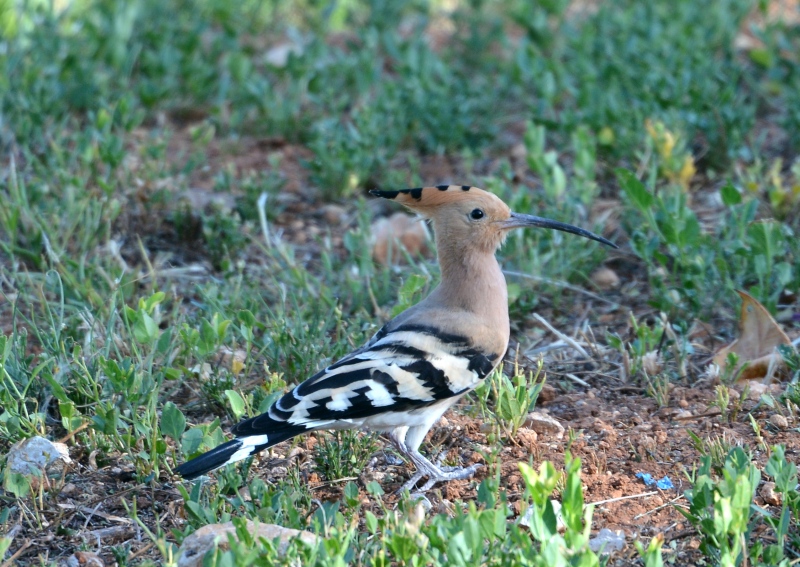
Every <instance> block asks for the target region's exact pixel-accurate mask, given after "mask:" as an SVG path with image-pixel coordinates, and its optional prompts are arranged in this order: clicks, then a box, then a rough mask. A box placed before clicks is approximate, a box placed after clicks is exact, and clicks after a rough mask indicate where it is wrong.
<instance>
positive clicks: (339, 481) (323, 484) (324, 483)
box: [310, 476, 358, 490]
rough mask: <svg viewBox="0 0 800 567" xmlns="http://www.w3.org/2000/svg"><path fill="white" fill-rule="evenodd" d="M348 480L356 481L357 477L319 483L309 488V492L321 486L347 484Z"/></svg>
mask: <svg viewBox="0 0 800 567" xmlns="http://www.w3.org/2000/svg"><path fill="white" fill-rule="evenodd" d="M349 480H358V477H357V476H346V477H344V478H337V479H335V480H326V481H325V482H321V483H319V484H318V485H316V486H312V487H310V488H311V490H317V489H318V488H322V487H323V486H331V485H332V484H340V483H342V482H347V481H349Z"/></svg>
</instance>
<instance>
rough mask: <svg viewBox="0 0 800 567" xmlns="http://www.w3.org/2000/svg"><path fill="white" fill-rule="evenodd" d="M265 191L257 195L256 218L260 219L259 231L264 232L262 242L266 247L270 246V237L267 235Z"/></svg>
mask: <svg viewBox="0 0 800 567" xmlns="http://www.w3.org/2000/svg"><path fill="white" fill-rule="evenodd" d="M268 198H269V195H267V193H261V195H259V197H258V202H257V204H258V219H259V220H260V221H261V232H263V233H264V242H266V243H267V248H272V238H271V237H270V235H269V225H268V224H267V211H266V209H267V199H268Z"/></svg>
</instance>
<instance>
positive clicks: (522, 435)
mask: <svg viewBox="0 0 800 567" xmlns="http://www.w3.org/2000/svg"><path fill="white" fill-rule="evenodd" d="M538 440H539V434H538V433H536V432H535V431H534V430H533V429H528V428H527V427H520V428H519V429H517V442H518V443H519V444H520V445H522V446H523V447H528V448H531V449H532V448H533V447H535V446H536V442H537V441H538Z"/></svg>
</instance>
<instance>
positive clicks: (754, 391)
mask: <svg viewBox="0 0 800 567" xmlns="http://www.w3.org/2000/svg"><path fill="white" fill-rule="evenodd" d="M768 389H769V386H767V385H766V384H762V383H761V382H755V381H751V383H750V389H749V391H748V392H747V398H748V399H749V400H750V401H753V402H757V401H759V400H760V399H761V396H763V395H764V394H766V393H767V390H768Z"/></svg>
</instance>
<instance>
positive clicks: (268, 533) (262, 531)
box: [178, 520, 319, 567]
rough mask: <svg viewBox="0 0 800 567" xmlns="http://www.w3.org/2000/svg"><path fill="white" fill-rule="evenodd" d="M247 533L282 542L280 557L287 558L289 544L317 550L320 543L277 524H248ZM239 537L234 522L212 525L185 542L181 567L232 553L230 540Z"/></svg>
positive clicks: (197, 566)
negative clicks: (295, 542) (220, 551)
mask: <svg viewBox="0 0 800 567" xmlns="http://www.w3.org/2000/svg"><path fill="white" fill-rule="evenodd" d="M247 530H248V531H249V532H250V533H251V534H253V535H254V536H255V537H256V538H264V539H266V540H268V541H272V540H274V539H275V538H280V542H279V544H278V553H280V554H284V553H286V550H287V549H288V548H289V542H290V541H291V540H293V539H295V538H299V539H300V540H301V541H302V542H304V543H305V544H306V545H310V546H316V545H317V543H318V542H319V538H318V536H316V535H315V534H312V533H311V532H306V531H300V530H293V529H290V528H284V527H283V526H278V525H276V524H255V523H253V522H251V521H250V520H248V521H247ZM230 535H232V536H233V537H234V538H235V537H236V528H235V527H234V525H233V522H227V523H224V524H209V525H207V526H203V527H202V528H200V529H199V530H197V531H196V532H194V533H193V534H192V535H190V536H189V537H187V538H186V539H185V540H183V544H181V547H180V549H179V550H178V567H201V566H202V565H203V558H204V557H205V555H206V553H207V552H209V551H210V550H212V549H214V548H216V547H219V548H220V549H224V550H227V549H230V546H229V544H228V537H229V536H230Z"/></svg>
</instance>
